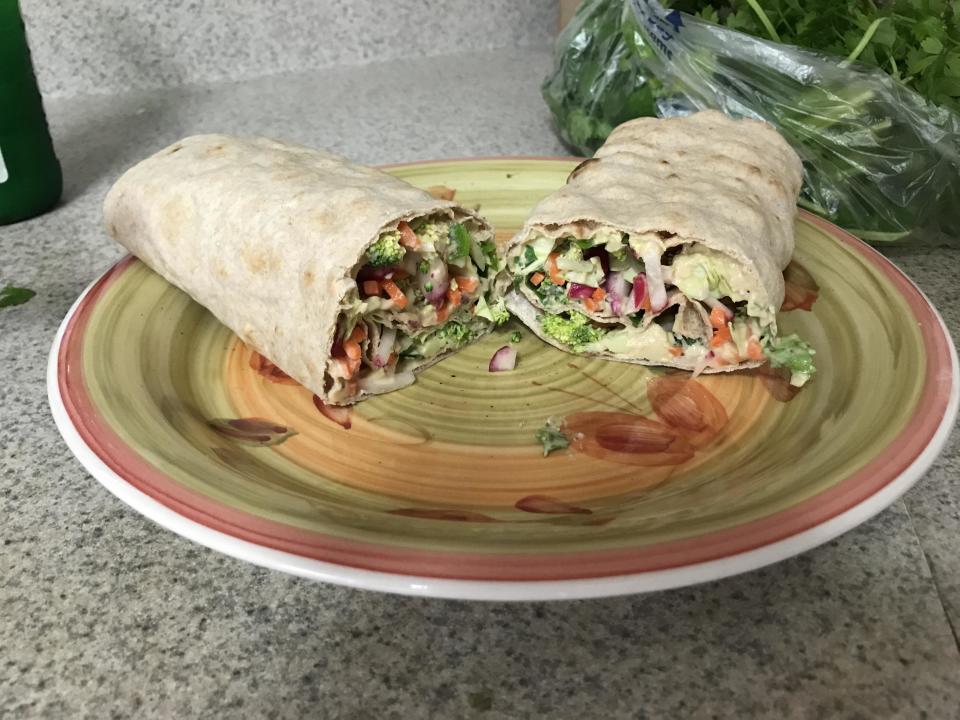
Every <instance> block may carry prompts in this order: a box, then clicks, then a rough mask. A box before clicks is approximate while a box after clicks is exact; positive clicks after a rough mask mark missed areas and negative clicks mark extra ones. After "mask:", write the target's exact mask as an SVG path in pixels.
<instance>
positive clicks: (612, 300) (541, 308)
mask: <svg viewBox="0 0 960 720" xmlns="http://www.w3.org/2000/svg"><path fill="white" fill-rule="evenodd" d="M801 179H802V168H801V163H800V159H799V158H798V157H797V155H796V153H795V152H794V151H793V150H792V149H791V148H790V146H789V145H788V144H787V143H786V141H785V140H784V139H783V138H782V137H781V136H780V135H779V134H778V133H777V132H776V131H775V130H774V129H773V128H772V127H770V126H769V125H767V124H766V123H763V122H760V121H755V120H733V119H731V118H728V117H727V116H726V115H723V114H722V113H719V112H715V111H705V112H700V113H696V114H694V115H690V116H687V117H683V118H672V119H665V120H660V119H653V118H641V119H638V120H632V121H630V122H627V123H624V124H623V125H620V126H619V127H617V128H616V129H615V130H614V131H613V132H612V133H611V135H610V136H609V138H608V139H607V141H606V142H605V143H604V144H603V146H602V147H601V148H600V149H599V150H598V151H597V153H596V154H595V155H594V157H593V158H591V159H589V160H586V161H584V162H583V163H581V164H580V165H579V166H578V167H577V168H575V169H574V171H573V172H572V173H571V175H570V177H569V178H568V180H567V184H566V185H565V186H564V187H562V188H561V189H559V190H557V191H556V192H555V193H553V194H552V195H549V196H547V197H546V198H544V199H543V200H542V201H541V202H540V203H539V204H538V205H537V206H536V207H535V208H534V209H533V210H532V211H531V213H530V215H529V217H528V218H527V220H526V222H525V223H524V226H523V228H522V229H521V230H520V232H519V233H517V234H516V235H515V236H514V237H513V238H512V239H511V240H510V242H509V243H508V246H507V249H506V268H505V270H504V273H509V274H510V275H512V279H513V289H512V290H511V291H510V293H509V294H508V295H507V307H508V309H509V310H510V311H511V312H513V313H514V314H515V315H517V316H518V317H519V318H520V319H521V320H522V321H523V322H524V323H525V324H526V325H528V326H529V327H530V329H531V330H533V332H535V333H536V334H537V335H539V336H540V337H541V338H542V339H543V340H545V341H547V342H548V343H550V344H552V345H554V346H556V347H558V348H560V349H562V350H567V351H569V352H573V353H582V354H586V355H591V356H597V357H603V358H609V359H612V360H620V361H624V362H632V363H639V364H645V365H668V366H673V367H677V368H683V369H686V370H692V371H694V372H696V373H699V372H707V373H709V372H720V371H727V370H736V369H740V368H746V367H753V366H756V365H759V364H761V363H763V362H766V361H768V360H769V361H770V362H771V364H773V365H774V366H785V367H787V368H789V370H790V371H791V382H793V383H794V384H798V385H799V384H803V383H804V382H805V381H806V380H807V379H808V378H809V377H810V375H812V374H813V372H815V369H814V366H813V363H812V355H813V351H812V350H811V349H810V348H809V346H807V345H806V344H805V343H803V342H802V341H801V340H800V339H799V338H797V337H796V336H791V337H789V338H779V339H778V338H777V325H776V313H777V310H778V309H779V308H780V305H781V304H782V302H783V297H784V282H783V274H782V271H783V269H784V268H785V267H786V265H787V264H788V263H789V261H790V258H791V255H792V254H793V246H794V221H795V217H796V200H797V196H798V193H799V191H800V183H801Z"/></svg>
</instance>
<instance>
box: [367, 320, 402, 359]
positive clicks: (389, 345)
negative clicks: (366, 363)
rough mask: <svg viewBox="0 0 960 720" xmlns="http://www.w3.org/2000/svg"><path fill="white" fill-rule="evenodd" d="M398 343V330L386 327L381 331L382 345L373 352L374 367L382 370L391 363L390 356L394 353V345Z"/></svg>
mask: <svg viewBox="0 0 960 720" xmlns="http://www.w3.org/2000/svg"><path fill="white" fill-rule="evenodd" d="M396 341H397V329H396V328H392V327H384V328H383V329H382V330H381V331H380V343H379V344H378V345H377V347H376V348H375V349H374V352H373V358H372V361H373V366H374V367H378V368H382V367H386V366H387V364H388V363H389V362H390V355H391V354H392V353H393V345H394V343H396Z"/></svg>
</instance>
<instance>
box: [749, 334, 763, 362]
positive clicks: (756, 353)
mask: <svg viewBox="0 0 960 720" xmlns="http://www.w3.org/2000/svg"><path fill="white" fill-rule="evenodd" d="M747 357H748V358H750V359H751V360H764V359H765V358H766V356H765V355H764V354H763V348H762V347H760V342H759V341H758V340H757V339H756V338H750V339H749V340H747Z"/></svg>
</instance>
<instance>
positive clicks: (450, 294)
mask: <svg viewBox="0 0 960 720" xmlns="http://www.w3.org/2000/svg"><path fill="white" fill-rule="evenodd" d="M447 300H449V301H450V307H451V308H455V307H457V306H458V305H460V302H461V300H463V293H461V292H460V291H459V290H454V289H452V288H451V289H450V290H447Z"/></svg>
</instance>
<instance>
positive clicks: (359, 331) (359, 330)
mask: <svg viewBox="0 0 960 720" xmlns="http://www.w3.org/2000/svg"><path fill="white" fill-rule="evenodd" d="M366 337H367V326H366V325H364V324H363V323H357V324H356V325H354V326H353V332H352V333H350V339H351V340H355V341H356V342H360V341H361V340H364V339H366Z"/></svg>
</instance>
